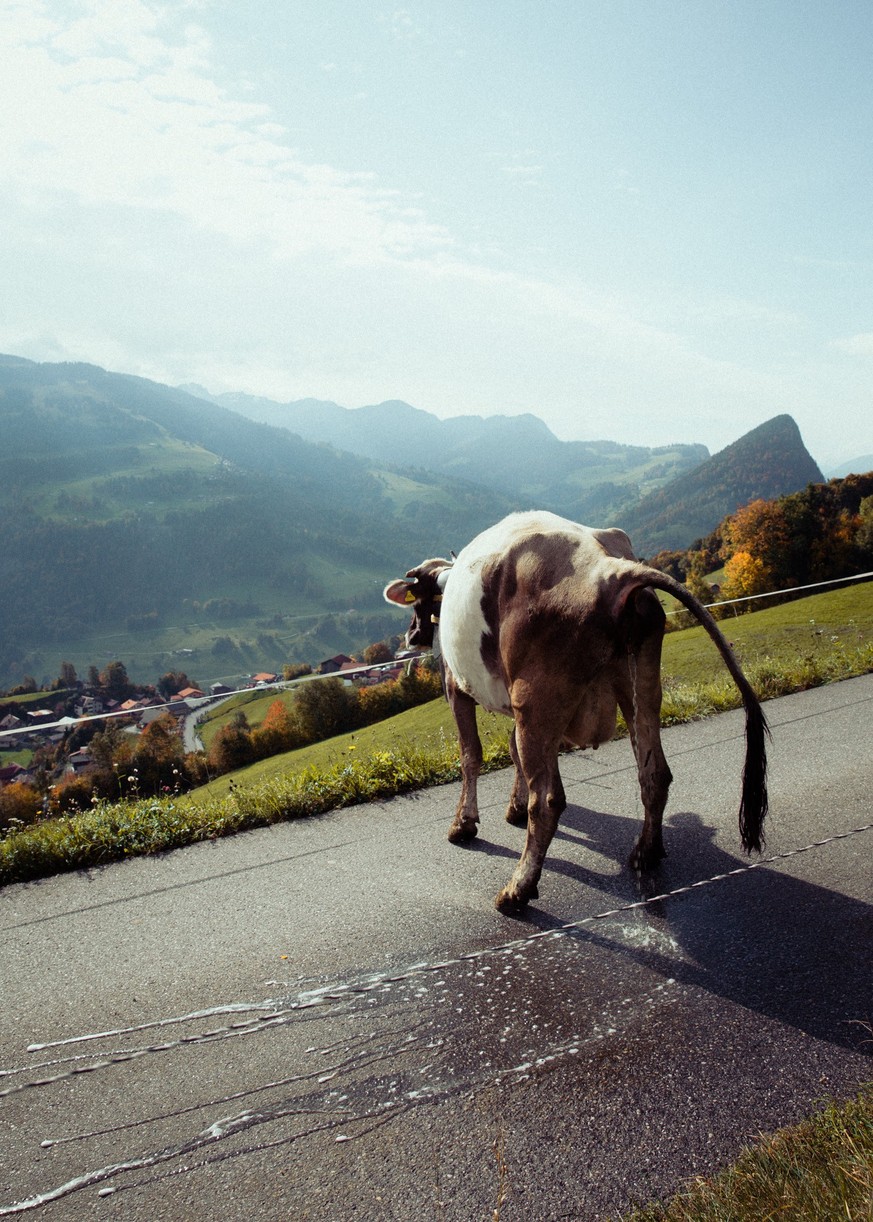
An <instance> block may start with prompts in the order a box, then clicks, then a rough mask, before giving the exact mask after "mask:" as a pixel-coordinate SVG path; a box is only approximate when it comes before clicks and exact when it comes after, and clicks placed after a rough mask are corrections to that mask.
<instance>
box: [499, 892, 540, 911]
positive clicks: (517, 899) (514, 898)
mask: <svg viewBox="0 0 873 1222" xmlns="http://www.w3.org/2000/svg"><path fill="white" fill-rule="evenodd" d="M538 897H539V891H537V889H536V887H533V888H532V889H531V890H530V891H528V892H525V893H524V894H519V893H518V892H517V891H512V890H510V888H509V887H504V888H503V890H502V891H501V892H500V894H499V895H498V896H497V899H496V900H495V901H494V907H495V908H496V909H497V911H498V912H502V913H503V914H504V916H512V915H513V913H516V912H523V911H524V910H525V908H526V907H527V905H528V901H529V900H535V899H537V898H538Z"/></svg>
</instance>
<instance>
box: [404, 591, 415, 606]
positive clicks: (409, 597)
mask: <svg viewBox="0 0 873 1222" xmlns="http://www.w3.org/2000/svg"><path fill="white" fill-rule="evenodd" d="M403 601H404V602H405V603H414V602H415V595H414V594H413V593H412V590H407V591H406V596H405V598H404V599H403Z"/></svg>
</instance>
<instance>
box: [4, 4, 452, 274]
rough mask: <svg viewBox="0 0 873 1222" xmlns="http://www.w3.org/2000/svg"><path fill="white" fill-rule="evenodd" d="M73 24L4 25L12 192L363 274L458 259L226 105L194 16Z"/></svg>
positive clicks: (242, 110)
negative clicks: (107, 210)
mask: <svg viewBox="0 0 873 1222" xmlns="http://www.w3.org/2000/svg"><path fill="white" fill-rule="evenodd" d="M80 12H81V15H80V16H78V17H72V16H70V15H69V13H68V10H67V9H66V7H65V6H62V5H60V4H58V5H52V4H43V5H41V6H38V7H37V8H36V9H35V10H29V9H28V8H26V7H25V6H23V5H22V6H15V5H13V7H12V8H8V9H6V10H5V12H4V15H3V17H0V40H2V43H3V44H5V49H6V56H5V65H4V74H3V77H2V80H0V140H2V146H3V148H4V172H5V176H6V178H7V181H11V182H13V183H15V184H17V185H18V187H19V189H21V190H22V191H24V192H28V193H38V194H41V195H42V196H43V197H44V198H45V199H47V200H49V199H52V198H53V199H54V200H55V201H56V203H57V205H58V206H59V207H62V208H67V207H68V206H69V200H70V198H72V199H75V200H77V201H79V202H80V203H81V204H83V205H86V206H104V205H112V206H116V207H121V208H125V209H137V208H146V209H153V210H162V211H165V212H170V213H175V214H178V215H179V216H181V217H183V218H185V219H186V220H187V221H189V222H190V223H192V224H193V225H194V226H196V227H198V228H203V229H207V230H210V231H212V232H214V233H216V234H221V235H224V236H227V237H230V238H233V239H235V240H237V241H239V242H241V243H251V242H258V243H266V245H267V246H268V247H270V248H272V249H273V251H274V253H275V255H276V256H277V257H280V258H293V257H295V256H296V255H299V254H302V253H305V252H309V251H315V250H317V251H321V252H323V253H326V254H328V255H330V256H332V257H334V258H336V259H338V260H349V261H351V262H352V263H354V264H362V263H370V264H372V263H378V262H379V261H380V260H385V259H397V258H400V259H404V258H406V257H408V256H409V255H410V254H411V253H413V252H415V253H422V252H424V251H428V250H433V249H435V248H440V247H442V248H448V247H450V246H451V245H452V243H451V240H450V238H449V235H448V233H447V232H446V231H445V230H444V229H443V228H442V227H441V226H439V225H435V224H433V223H432V222H431V221H429V220H428V218H427V217H426V216H425V214H424V212H423V211H422V210H421V209H419V208H417V207H410V206H409V204H408V202H407V201H405V200H403V199H402V198H401V197H400V196H399V195H398V194H397V193H396V192H394V191H391V190H390V189H386V188H384V187H382V186H380V184H379V183H378V182H377V181H376V180H375V179H374V178H373V177H372V176H370V175H367V174H362V173H355V172H349V171H345V170H340V169H336V168H334V167H331V166H328V165H323V164H313V163H311V162H309V161H306V160H304V159H303V158H301V157H300V155H299V154H298V152H297V151H296V150H295V149H294V148H293V147H292V146H291V145H289V144H288V143H287V141H286V139H285V132H284V129H283V128H282V126H281V125H280V124H278V123H277V122H276V121H275V116H274V115H273V113H272V112H271V111H270V109H269V107H267V106H265V105H262V104H259V103H257V102H250V101H241V100H239V99H237V98H234V97H232V96H229V95H228V94H227V92H225V91H224V90H223V89H221V88H220V87H219V86H218V84H217V83H216V81H215V79H214V74H213V71H212V66H211V64H210V45H209V40H208V38H207V36H206V35H205V33H204V32H203V30H202V29H201V28H200V27H198V26H197V25H195V24H193V23H192V22H191V21H190V20H189V19H188V17H189V15H188V14H185V13H184V12H182V13H180V11H179V10H178V9H175V10H172V11H171V10H169V9H164V8H161V9H158V8H157V7H154V8H152V7H151V6H150V5H148V4H146V3H143V2H142V0H89V3H87V4H85V5H84V6H83V7H82V9H81V10H80ZM401 24H402V22H401ZM21 99H27V104H26V105H25V106H23V107H22V105H21Z"/></svg>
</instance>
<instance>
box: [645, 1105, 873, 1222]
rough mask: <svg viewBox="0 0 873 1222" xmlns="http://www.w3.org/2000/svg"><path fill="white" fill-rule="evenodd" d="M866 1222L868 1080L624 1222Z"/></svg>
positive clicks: (872, 1152)
mask: <svg viewBox="0 0 873 1222" xmlns="http://www.w3.org/2000/svg"><path fill="white" fill-rule="evenodd" d="M776 1218H785V1219H791V1222H824V1220H825V1219H834V1220H835V1222H836V1219H843V1220H844V1222H870V1219H871V1218H873V1083H868V1084H867V1085H865V1086H864V1087H862V1089H861V1090H860V1091H859V1092H858V1094H857V1095H856V1096H855V1097H854V1098H852V1099H850V1100H849V1101H848V1102H846V1103H842V1104H840V1103H837V1102H834V1101H831V1102H829V1103H827V1104H826V1105H825V1106H824V1107H822V1108H821V1110H819V1111H818V1112H816V1113H815V1114H814V1115H812V1116H810V1117H809V1118H808V1119H807V1120H803V1121H802V1122H801V1123H800V1124H798V1125H794V1126H793V1127H791V1128H785V1129H780V1130H779V1131H778V1132H776V1133H773V1134H770V1135H765V1136H762V1137H761V1138H760V1139H759V1140H758V1141H757V1142H755V1143H754V1144H753V1145H751V1146H748V1147H747V1148H746V1149H744V1150H743V1151H742V1153H741V1154H740V1156H739V1158H738V1159H737V1160H736V1162H735V1163H734V1164H733V1165H732V1166H730V1167H728V1168H727V1169H726V1170H724V1171H722V1172H721V1173H720V1174H719V1175H716V1176H714V1177H712V1178H709V1177H707V1178H698V1179H696V1180H694V1181H693V1182H692V1183H690V1184H689V1185H688V1186H687V1187H686V1188H684V1189H683V1190H682V1191H681V1192H679V1193H677V1194H676V1196H674V1197H673V1198H672V1199H671V1200H669V1201H666V1202H663V1203H654V1204H650V1205H646V1206H645V1207H644V1208H642V1209H638V1210H635V1211H634V1212H632V1213H630V1214H626V1215H623V1222H764V1220H765V1219H776Z"/></svg>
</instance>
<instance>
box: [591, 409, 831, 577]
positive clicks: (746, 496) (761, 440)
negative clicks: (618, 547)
mask: <svg viewBox="0 0 873 1222" xmlns="http://www.w3.org/2000/svg"><path fill="white" fill-rule="evenodd" d="M823 481H824V476H823V475H822V473H821V471H820V470H819V468H818V465H817V464H816V462H815V460H814V459H813V458H812V456H811V455H810V453H809V451H808V450H807V449H806V447H805V446H804V444H803V440H802V438H801V436H800V430H799V429H798V427H797V425H796V424H795V422H794V420H793V419H792V418H791V416H785V415H783V416H775V417H774V418H773V419H772V420H768V421H767V422H766V423H765V424H761V425H759V426H758V428H755V429H752V430H751V432H749V433H746V434H745V435H744V436H742V437H741V438H740V439H739V441H735V442H734V443H733V445H729V446H727V448H726V449H724V450H720V451H719V453H718V454H715V455H713V457H712V458H710V459H708V460H707V461H706V462H704V463H701V465H700V466H699V467H697V468H696V469H695V470H694V471H691V472H689V473H688V474H687V475H682V476H680V477H679V478H677V479H675V480H672V481H671V482H670V483H669V484H666V485H665V486H664V487H663V488H660V489H658V491H656V492H652V493H650V494H649V495H648V496H646V497H645V498H644V499H643V500H641V501H640V502H639V504H638V505H636V506H634V507H633V508H631V509H628V510H627V511H625V512H624V513H623V514H622V515H621V517H620V518H618V517H613V518H612V519H611V522H612V524H613V525H617V526H621V527H622V528H623V529H624V530H626V531H627V533H628V534H629V535H630V537H631V539H632V540H633V542H634V547H635V548H636V551H637V553H638V554H639V555H644V556H651V555H652V554H653V552H656V551H659V550H661V549H662V548H684V547H688V546H689V545H690V544H691V543H692V542H693V541H694V540H695V539H698V538H700V537H701V536H702V535H705V534H708V533H709V532H710V531H712V530H714V529H715V527H716V526H717V525H718V523H719V522H720V521H721V520H722V519H723V518H724V517H726V516H727V515H728V514H730V513H733V512H734V510H735V509H737V508H739V506H741V505H746V504H748V502H749V501H752V500H755V499H756V498H759V497H763V498H764V499H769V498H772V497H776V496H780V495H781V494H783V493H789V492H796V491H797V490H798V489H800V488H803V487H805V486H806V485H807V484H810V483H822V482H823Z"/></svg>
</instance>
